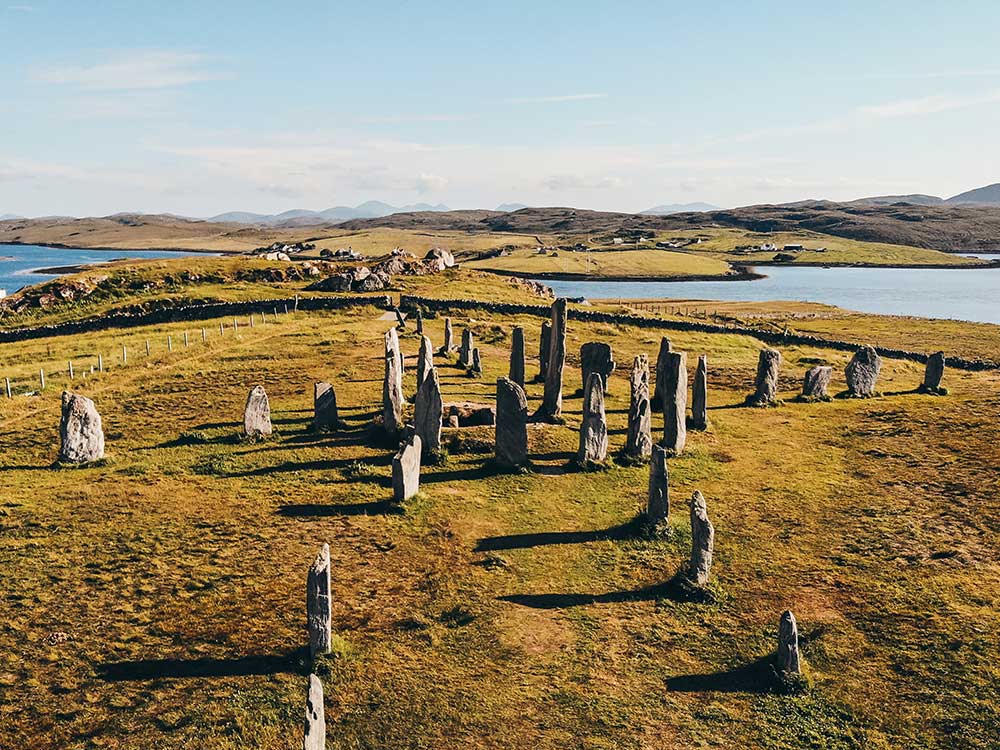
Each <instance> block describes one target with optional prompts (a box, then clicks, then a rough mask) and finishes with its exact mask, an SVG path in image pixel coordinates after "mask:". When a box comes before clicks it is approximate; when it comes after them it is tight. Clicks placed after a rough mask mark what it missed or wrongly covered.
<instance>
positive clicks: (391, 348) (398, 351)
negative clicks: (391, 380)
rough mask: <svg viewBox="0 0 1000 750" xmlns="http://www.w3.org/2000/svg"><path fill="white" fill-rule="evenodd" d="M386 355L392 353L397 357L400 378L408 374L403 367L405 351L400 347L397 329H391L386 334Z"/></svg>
mask: <svg viewBox="0 0 1000 750" xmlns="http://www.w3.org/2000/svg"><path fill="white" fill-rule="evenodd" d="M384 339H385V353H386V354H389V352H392V353H393V354H395V355H396V359H397V360H399V377H403V376H404V375H405V374H406V370H405V368H404V367H403V349H402V348H401V347H400V345H399V334H398V333H396V329H395V328H390V329H389V330H388V331H386V332H385V336H384Z"/></svg>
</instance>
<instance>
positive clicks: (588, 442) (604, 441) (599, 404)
mask: <svg viewBox="0 0 1000 750" xmlns="http://www.w3.org/2000/svg"><path fill="white" fill-rule="evenodd" d="M607 457H608V423H607V419H606V418H605V414H604V379H603V378H602V377H601V375H600V373H597V372H592V373H590V380H588V381H587V387H586V388H585V389H584V392H583V422H582V423H581V424H580V448H579V449H578V450H577V452H576V462H577V463H578V464H580V465H581V466H586V465H587V464H602V463H604V461H605V459H606V458H607Z"/></svg>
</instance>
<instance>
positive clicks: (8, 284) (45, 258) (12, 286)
mask: <svg viewBox="0 0 1000 750" xmlns="http://www.w3.org/2000/svg"><path fill="white" fill-rule="evenodd" d="M183 254H184V253H176V252H165V251H163V250H73V249H63V248H54V247H42V246H40V245H0V289H6V290H7V294H13V293H14V292H16V291H17V290H18V289H20V288H21V287H25V286H29V285H30V284H37V283H39V282H41V281H48V280H50V279H54V278H56V276H57V275H59V274H40V273H34V271H35V270H36V269H39V268H54V267H59V266H75V265H81V264H84V263H106V262H107V261H109V260H117V259H119V258H176V257H180V256H182V255H183Z"/></svg>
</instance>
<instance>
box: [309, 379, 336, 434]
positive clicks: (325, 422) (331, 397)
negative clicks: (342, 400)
mask: <svg viewBox="0 0 1000 750" xmlns="http://www.w3.org/2000/svg"><path fill="white" fill-rule="evenodd" d="M338 427H340V415H339V413H338V412H337V392H336V391H335V390H333V386H332V385H330V384H329V383H315V384H313V430H314V431H316V432H328V431H329V432H333V431H334V430H336V429H337V428H338Z"/></svg>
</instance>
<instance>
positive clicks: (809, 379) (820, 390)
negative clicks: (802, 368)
mask: <svg viewBox="0 0 1000 750" xmlns="http://www.w3.org/2000/svg"><path fill="white" fill-rule="evenodd" d="M832 378H833V368H832V367H830V366H829V365H816V366H815V367H810V368H809V369H808V370H807V371H806V375H805V377H804V378H803V380H802V398H804V399H806V400H809V401H814V400H815V401H822V400H824V399H827V398H829V396H828V395H827V389H828V388H829V387H830V380H831V379H832Z"/></svg>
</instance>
